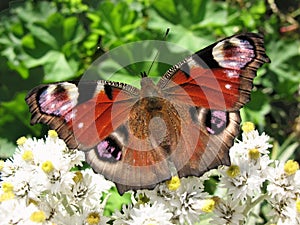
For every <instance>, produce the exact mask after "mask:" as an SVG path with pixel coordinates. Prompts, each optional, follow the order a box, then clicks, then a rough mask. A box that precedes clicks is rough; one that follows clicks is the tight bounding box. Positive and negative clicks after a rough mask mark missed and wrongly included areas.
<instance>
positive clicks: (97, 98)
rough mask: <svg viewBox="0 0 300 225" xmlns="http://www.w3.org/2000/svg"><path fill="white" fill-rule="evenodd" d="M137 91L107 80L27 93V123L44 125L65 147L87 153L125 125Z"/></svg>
mask: <svg viewBox="0 0 300 225" xmlns="http://www.w3.org/2000/svg"><path fill="white" fill-rule="evenodd" d="M138 94H139V90H138V89H136V88H134V87H132V86H130V85H126V84H122V83H117V82H107V81H102V80H100V81H97V82H92V81H82V82H80V83H79V84H75V83H71V82H62V83H54V84H46V85H40V86H38V87H36V88H34V89H33V90H31V91H30V92H29V93H28V95H27V97H26V102H27V104H28V105H29V109H30V112H31V114H32V117H31V124H36V123H44V124H48V125H49V126H50V128H51V129H54V130H56V131H57V132H58V134H59V136H60V137H61V138H62V139H64V140H65V142H66V143H67V145H68V147H70V148H79V149H80V150H87V149H90V148H92V147H94V146H96V145H97V144H98V143H99V142H100V141H101V140H103V139H104V138H105V137H107V136H108V135H109V134H110V133H112V132H113V130H114V129H116V128H118V127H119V126H120V125H121V124H122V123H125V122H126V118H127V117H128V113H129V111H130V109H131V107H132V105H133V104H134V103H135V101H136V99H137V96H138Z"/></svg>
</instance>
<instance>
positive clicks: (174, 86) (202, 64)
mask: <svg viewBox="0 0 300 225" xmlns="http://www.w3.org/2000/svg"><path fill="white" fill-rule="evenodd" d="M265 62H270V60H269V58H268V57H267V55H266V54H265V48H264V45H263V37H262V36H261V35H259V34H254V33H245V34H240V35H234V36H231V37H228V38H225V39H223V40H221V41H219V42H217V43H214V44H212V45H210V46H208V47H206V48H204V49H202V50H200V51H198V52H196V53H195V54H193V55H192V56H190V57H188V58H186V59H185V60H183V61H182V62H180V63H178V64H176V65H175V66H173V67H172V68H171V69H169V70H168V71H167V72H166V73H165V75H164V76H163V77H162V79H161V80H160V81H159V83H158V86H159V87H160V88H161V89H162V90H163V91H164V92H165V93H166V94H167V96H168V97H169V98H171V99H173V100H174V101H178V102H187V99H190V104H191V105H195V106H199V107H204V108H209V109H216V110H226V111H234V110H238V109H240V108H241V107H242V106H243V105H244V104H245V103H246V102H248V101H249V97H250V92H251V89H252V86H253V84H252V81H253V78H254V77H255V76H256V71H257V69H258V68H259V67H260V66H262V64H263V63H265ZM187 95H188V96H189V98H187Z"/></svg>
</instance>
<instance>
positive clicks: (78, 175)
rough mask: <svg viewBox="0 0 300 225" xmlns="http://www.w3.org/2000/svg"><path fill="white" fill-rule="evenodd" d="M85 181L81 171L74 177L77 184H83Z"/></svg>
mask: <svg viewBox="0 0 300 225" xmlns="http://www.w3.org/2000/svg"><path fill="white" fill-rule="evenodd" d="M82 179H83V176H82V173H81V172H80V171H76V172H75V176H74V177H73V181H74V182H75V183H76V184H77V183H79V182H81V181H82Z"/></svg>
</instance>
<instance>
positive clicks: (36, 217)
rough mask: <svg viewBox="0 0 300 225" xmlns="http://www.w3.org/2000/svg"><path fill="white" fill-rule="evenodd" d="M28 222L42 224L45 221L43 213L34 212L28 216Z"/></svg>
mask: <svg viewBox="0 0 300 225" xmlns="http://www.w3.org/2000/svg"><path fill="white" fill-rule="evenodd" d="M30 220H31V221H32V222H36V223H42V222H45V220H46V215H45V213H44V212H43V211H36V212H33V213H32V214H31V215H30Z"/></svg>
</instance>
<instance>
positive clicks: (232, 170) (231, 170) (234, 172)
mask: <svg viewBox="0 0 300 225" xmlns="http://www.w3.org/2000/svg"><path fill="white" fill-rule="evenodd" d="M240 173H241V170H240V167H239V166H237V165H231V166H229V167H228V169H227V171H226V174H227V176H229V177H231V178H234V177H236V176H238V175H239V174H240Z"/></svg>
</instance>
